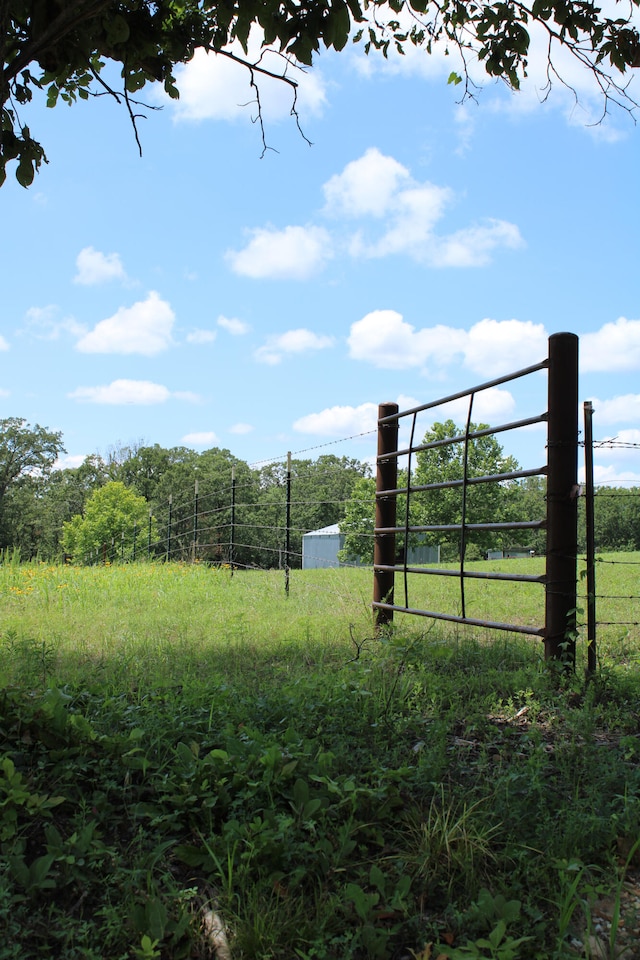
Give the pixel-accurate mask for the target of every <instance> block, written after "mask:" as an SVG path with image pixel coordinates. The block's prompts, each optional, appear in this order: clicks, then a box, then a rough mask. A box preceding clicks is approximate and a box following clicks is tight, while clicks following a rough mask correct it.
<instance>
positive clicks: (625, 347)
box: [580, 317, 640, 373]
mask: <svg viewBox="0 0 640 960" xmlns="http://www.w3.org/2000/svg"><path fill="white" fill-rule="evenodd" d="M639 369H640V320H627V319H626V317H619V319H618V320H616V321H615V323H605V324H604V326H602V327H601V328H600V329H599V330H596V331H595V332H594V333H585V334H584V336H582V337H581V339H580V370H581V371H582V372H583V373H592V372H602V373H615V372H622V371H626V370H639Z"/></svg>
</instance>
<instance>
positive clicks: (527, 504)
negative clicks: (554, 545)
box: [505, 477, 547, 554]
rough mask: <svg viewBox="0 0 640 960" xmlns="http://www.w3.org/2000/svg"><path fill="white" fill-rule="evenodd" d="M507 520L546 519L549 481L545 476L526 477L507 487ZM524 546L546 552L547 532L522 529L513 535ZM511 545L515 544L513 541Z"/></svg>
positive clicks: (538, 551)
mask: <svg viewBox="0 0 640 960" xmlns="http://www.w3.org/2000/svg"><path fill="white" fill-rule="evenodd" d="M505 496H506V502H505V519H506V520H516V521H517V520H544V518H545V517H546V513H547V481H546V478H545V477H525V479H524V480H518V481H517V482H515V483H510V484H509V485H508V486H507V488H506V489H505ZM511 536H512V538H517V543H518V545H519V546H522V547H529V549H531V550H533V551H534V552H535V553H537V554H544V552H545V550H546V545H547V534H546V530H545V528H544V527H542V528H541V529H539V530H522V531H517V532H515V531H514V533H513V534H512V535H511ZM509 546H515V544H514V543H513V542H512V543H511V544H509Z"/></svg>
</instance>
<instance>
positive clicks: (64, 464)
mask: <svg viewBox="0 0 640 960" xmlns="http://www.w3.org/2000/svg"><path fill="white" fill-rule="evenodd" d="M86 459H87V455H86V454H85V453H73V454H68V455H67V456H66V457H60V459H59V460H56V462H55V463H54V465H53V469H54V470H75V469H76V468H77V467H81V466H82V464H83V463H84V461H85V460H86Z"/></svg>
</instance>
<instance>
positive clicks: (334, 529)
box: [305, 523, 340, 537]
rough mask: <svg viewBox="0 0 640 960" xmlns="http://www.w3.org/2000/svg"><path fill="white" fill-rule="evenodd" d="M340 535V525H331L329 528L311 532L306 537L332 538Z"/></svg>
mask: <svg viewBox="0 0 640 960" xmlns="http://www.w3.org/2000/svg"><path fill="white" fill-rule="evenodd" d="M336 533H340V524H339V523H330V524H329V526H328V527H320V529H319V530H309V532H308V533H305V537H332V536H335V535H336Z"/></svg>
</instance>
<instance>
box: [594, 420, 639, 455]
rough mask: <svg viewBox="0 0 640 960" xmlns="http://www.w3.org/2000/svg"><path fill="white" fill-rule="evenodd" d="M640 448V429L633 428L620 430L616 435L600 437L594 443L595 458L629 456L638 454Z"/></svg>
mask: <svg viewBox="0 0 640 960" xmlns="http://www.w3.org/2000/svg"><path fill="white" fill-rule="evenodd" d="M639 448H640V430H638V429H636V428H631V429H629V430H619V431H618V432H617V433H616V434H615V436H609V437H604V438H603V439H598V440H597V441H595V442H594V444H593V456H594V460H595V459H596V458H597V459H598V460H601V459H603V458H605V457H606V458H613V459H616V460H618V459H620V458H627V457H636V458H637V456H638V452H639Z"/></svg>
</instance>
